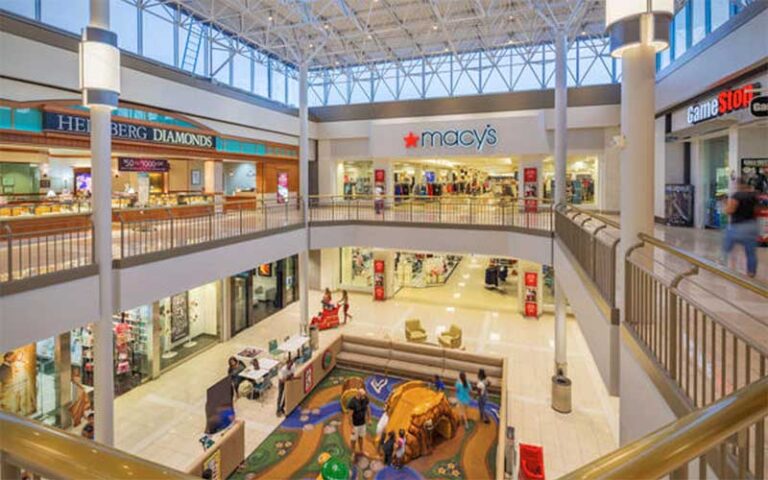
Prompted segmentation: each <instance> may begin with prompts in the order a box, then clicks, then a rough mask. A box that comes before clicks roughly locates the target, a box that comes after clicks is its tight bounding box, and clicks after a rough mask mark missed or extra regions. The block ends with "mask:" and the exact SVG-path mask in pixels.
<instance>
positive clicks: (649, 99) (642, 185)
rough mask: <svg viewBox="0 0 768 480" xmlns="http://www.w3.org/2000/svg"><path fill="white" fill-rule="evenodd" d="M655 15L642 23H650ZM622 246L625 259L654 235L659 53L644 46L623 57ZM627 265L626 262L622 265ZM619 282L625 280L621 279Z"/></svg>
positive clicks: (629, 51)
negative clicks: (640, 236)
mask: <svg viewBox="0 0 768 480" xmlns="http://www.w3.org/2000/svg"><path fill="white" fill-rule="evenodd" d="M652 20H653V16H652V15H648V14H646V15H644V17H643V19H642V21H643V22H644V23H645V22H650V21H652ZM621 62H622V63H621V65H622V80H621V132H622V135H623V137H624V149H623V150H622V151H621V154H620V159H621V181H620V182H621V193H620V195H621V243H620V244H619V247H620V251H621V255H620V256H619V259H621V260H622V261H623V259H624V255H625V253H626V251H627V249H629V248H630V247H632V245H635V244H636V243H637V242H638V234H640V233H645V234H653V211H654V188H653V187H654V157H653V155H654V115H655V112H654V108H655V95H656V92H655V90H656V50H655V49H654V47H653V46H652V45H650V44H649V43H647V42H643V43H641V44H639V45H637V46H633V47H630V48H627V49H626V50H625V51H624V52H623V54H622V57H621ZM622 263H623V262H622ZM619 278H623V275H620V276H619Z"/></svg>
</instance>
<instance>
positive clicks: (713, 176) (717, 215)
mask: <svg viewBox="0 0 768 480" xmlns="http://www.w3.org/2000/svg"><path fill="white" fill-rule="evenodd" d="M700 155H701V158H702V160H703V171H704V189H703V190H704V191H703V192H702V193H703V195H704V208H705V211H704V212H703V213H704V225H705V226H706V227H709V228H717V229H721V228H725V226H726V225H727V223H728V215H727V214H726V213H725V201H726V199H727V198H728V178H729V177H728V137H718V138H713V139H709V140H704V141H703V142H701V151H700Z"/></svg>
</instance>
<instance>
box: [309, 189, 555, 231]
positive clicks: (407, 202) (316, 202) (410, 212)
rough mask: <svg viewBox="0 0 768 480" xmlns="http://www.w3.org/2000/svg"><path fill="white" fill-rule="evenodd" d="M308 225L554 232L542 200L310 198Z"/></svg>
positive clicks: (550, 207)
mask: <svg viewBox="0 0 768 480" xmlns="http://www.w3.org/2000/svg"><path fill="white" fill-rule="evenodd" d="M309 221H310V222H311V223H323V222H375V223H417V224H444V225H461V226H484V227H506V228H517V229H524V230H533V231H539V232H551V231H552V230H553V227H554V225H553V217H552V205H551V203H549V202H548V201H545V200H541V199H525V200H523V199H512V198H509V199H507V198H493V197H453V196H443V197H419V196H378V197H369V196H367V197H345V196H312V197H310V198H309Z"/></svg>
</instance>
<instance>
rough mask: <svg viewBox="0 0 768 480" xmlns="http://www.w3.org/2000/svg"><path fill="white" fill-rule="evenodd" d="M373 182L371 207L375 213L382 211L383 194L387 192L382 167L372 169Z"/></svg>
mask: <svg viewBox="0 0 768 480" xmlns="http://www.w3.org/2000/svg"><path fill="white" fill-rule="evenodd" d="M373 182H374V193H375V194H376V198H375V200H374V205H373V207H374V209H375V211H376V213H377V214H380V213H384V195H386V193H387V177H386V172H385V171H384V169H383V168H377V169H376V170H374V172H373Z"/></svg>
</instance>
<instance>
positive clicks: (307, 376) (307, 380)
mask: <svg viewBox="0 0 768 480" xmlns="http://www.w3.org/2000/svg"><path fill="white" fill-rule="evenodd" d="M314 374H315V369H314V368H312V365H309V366H308V367H307V368H305V369H304V393H309V392H311V391H312V386H313V385H314V383H315V375H314Z"/></svg>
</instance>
